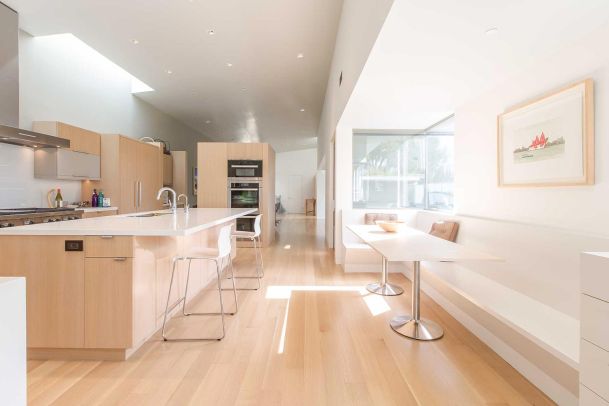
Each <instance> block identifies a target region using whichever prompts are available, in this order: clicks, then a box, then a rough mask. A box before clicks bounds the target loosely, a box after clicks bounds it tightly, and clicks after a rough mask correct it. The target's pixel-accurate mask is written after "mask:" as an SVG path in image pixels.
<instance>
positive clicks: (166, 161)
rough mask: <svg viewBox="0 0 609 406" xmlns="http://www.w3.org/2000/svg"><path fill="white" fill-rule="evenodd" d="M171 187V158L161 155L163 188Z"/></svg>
mask: <svg viewBox="0 0 609 406" xmlns="http://www.w3.org/2000/svg"><path fill="white" fill-rule="evenodd" d="M172 185H173V157H172V156H171V155H167V154H163V186H172Z"/></svg>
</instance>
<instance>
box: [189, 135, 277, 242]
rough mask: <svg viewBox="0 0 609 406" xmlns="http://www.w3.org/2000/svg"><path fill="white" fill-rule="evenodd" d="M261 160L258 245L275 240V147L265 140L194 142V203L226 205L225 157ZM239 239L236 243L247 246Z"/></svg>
mask: <svg viewBox="0 0 609 406" xmlns="http://www.w3.org/2000/svg"><path fill="white" fill-rule="evenodd" d="M233 159H234V160H261V161H262V210H261V213H262V216H263V217H262V236H261V240H262V245H263V246H268V245H269V244H271V243H272V242H273V241H274V240H275V150H274V149H273V147H272V146H271V145H270V144H267V143H225V142H200V143H198V144H197V165H198V190H199V192H198V196H197V204H198V207H229V202H228V161H229V160H233ZM248 244H249V242H241V241H240V245H239V246H248Z"/></svg>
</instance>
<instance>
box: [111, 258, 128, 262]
mask: <svg viewBox="0 0 609 406" xmlns="http://www.w3.org/2000/svg"><path fill="white" fill-rule="evenodd" d="M114 260H115V261H116V262H125V261H126V260H127V258H125V257H120V258H114Z"/></svg>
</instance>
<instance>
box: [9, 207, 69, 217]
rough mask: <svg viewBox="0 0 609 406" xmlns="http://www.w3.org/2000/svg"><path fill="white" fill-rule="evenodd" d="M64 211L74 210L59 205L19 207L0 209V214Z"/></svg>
mask: <svg viewBox="0 0 609 406" xmlns="http://www.w3.org/2000/svg"><path fill="white" fill-rule="evenodd" d="M65 211H74V209H73V208H68V207H59V208H50V207H20V208H18V209H0V216H6V215H14V214H39V213H57V212H65Z"/></svg>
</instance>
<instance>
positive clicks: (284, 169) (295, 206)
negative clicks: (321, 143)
mask: <svg viewBox="0 0 609 406" xmlns="http://www.w3.org/2000/svg"><path fill="white" fill-rule="evenodd" d="M316 172H317V150H316V149H315V148H311V149H302V150H298V151H289V152H279V153H278V154H277V156H276V161H275V174H276V175H275V194H276V195H278V196H281V204H282V205H283V207H284V208H285V209H286V211H287V212H288V213H304V212H305V207H304V199H313V198H315V174H316ZM299 178H300V185H301V186H300V190H301V192H300V195H301V198H300V199H290V198H289V197H290V188H298V185H297V184H296V183H295V182H297V181H298V180H299Z"/></svg>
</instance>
